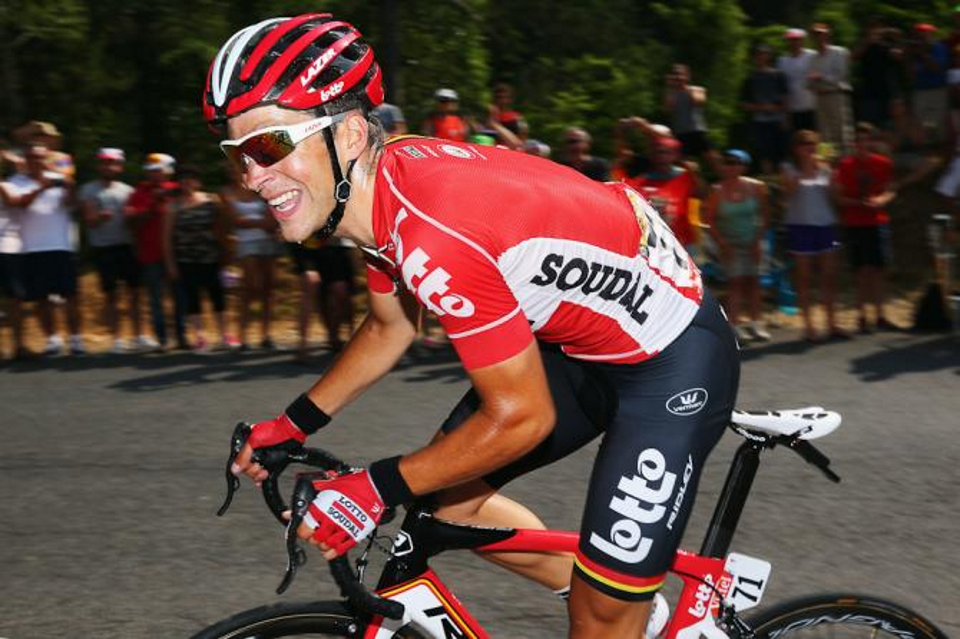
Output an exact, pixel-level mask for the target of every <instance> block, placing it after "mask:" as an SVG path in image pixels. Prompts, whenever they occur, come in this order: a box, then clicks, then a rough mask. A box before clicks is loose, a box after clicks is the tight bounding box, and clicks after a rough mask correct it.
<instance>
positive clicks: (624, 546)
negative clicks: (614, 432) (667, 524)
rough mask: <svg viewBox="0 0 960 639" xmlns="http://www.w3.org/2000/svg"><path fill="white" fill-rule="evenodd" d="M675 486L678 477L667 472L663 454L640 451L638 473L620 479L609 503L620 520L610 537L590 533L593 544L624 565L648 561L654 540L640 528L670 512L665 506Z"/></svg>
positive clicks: (648, 449)
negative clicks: (644, 534) (646, 535)
mask: <svg viewBox="0 0 960 639" xmlns="http://www.w3.org/2000/svg"><path fill="white" fill-rule="evenodd" d="M676 483H677V475H676V473H671V472H667V460H666V458H665V457H664V456H663V453H661V452H660V451H659V450H657V449H656V448H647V449H646V450H644V451H643V452H641V453H640V455H639V456H638V457H637V472H636V474H631V475H624V476H623V477H621V478H620V482H619V483H618V484H617V491H616V493H615V494H614V496H613V498H612V499H611V500H610V504H609V506H610V510H612V511H613V512H614V513H616V514H617V515H618V516H619V517H621V518H620V519H618V520H617V521H615V522H614V523H613V525H612V526H611V527H610V533H609V534H608V535H607V536H603V535H598V534H597V533H591V534H590V545H591V546H593V547H594V548H597V549H598V550H600V551H602V552H604V553H606V554H608V555H610V556H611V557H613V558H614V559H617V560H619V561H622V562H624V563H628V564H638V563H640V562H641V561H643V560H644V559H646V557H647V555H648V554H650V547H651V546H652V545H653V540H652V539H650V538H649V537H644V536H643V531H642V530H641V525H643V524H655V523H657V522H659V521H660V520H661V519H663V516H664V515H665V514H666V512H667V508H666V506H664V504H665V503H666V502H667V500H669V499H670V495H672V494H673V489H674V486H676ZM681 499H682V498H681Z"/></svg>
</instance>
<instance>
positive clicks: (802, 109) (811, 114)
mask: <svg viewBox="0 0 960 639" xmlns="http://www.w3.org/2000/svg"><path fill="white" fill-rule="evenodd" d="M806 37H807V32H806V31H804V30H803V29H787V31H786V32H785V33H784V34H783V38H784V40H786V42H787V52H786V53H785V54H783V55H781V56H780V57H779V58H777V68H778V69H780V71H782V72H783V75H785V76H786V78H787V111H788V112H789V113H790V128H791V129H792V130H794V131H800V130H803V129H807V130H810V131H815V130H816V128H817V124H816V99H815V98H814V95H813V93H812V92H811V91H810V89H809V88H808V87H807V75H808V74H809V72H810V61H811V60H812V59H813V56H814V55H815V54H814V52H813V49H807V48H806V47H804V46H803V41H804V39H806Z"/></svg>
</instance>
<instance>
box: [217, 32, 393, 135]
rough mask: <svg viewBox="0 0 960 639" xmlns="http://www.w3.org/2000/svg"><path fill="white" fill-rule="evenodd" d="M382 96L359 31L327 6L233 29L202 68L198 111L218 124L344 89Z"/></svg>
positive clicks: (372, 102)
mask: <svg viewBox="0 0 960 639" xmlns="http://www.w3.org/2000/svg"><path fill="white" fill-rule="evenodd" d="M350 93H352V94H354V95H356V96H357V97H359V98H360V99H361V102H362V103H365V104H366V105H367V107H369V108H373V107H375V106H377V105H379V104H380V103H381V102H383V83H382V77H381V73H380V67H379V65H377V62H376V60H375V59H374V55H373V49H371V48H370V46H369V45H367V44H365V43H363V42H362V41H361V40H360V32H359V31H357V30H356V29H355V28H354V27H353V26H351V25H349V24H347V23H346V22H341V21H339V20H335V19H334V18H333V17H332V16H331V15H330V14H328V13H310V14H305V15H301V16H297V17H295V18H272V19H270V20H264V21H263V22H260V23H257V24H254V25H251V26H249V27H246V28H244V29H241V30H240V31H237V32H236V33H235V34H233V36H231V37H230V39H229V40H227V43H226V44H224V45H223V47H221V49H220V51H219V52H218V53H217V57H216V58H214V60H213V63H212V64H211V65H210V71H209V72H208V73H207V84H206V89H205V90H204V93H203V115H204V117H205V118H206V120H207V124H208V125H209V126H210V127H211V128H212V129H214V130H217V131H220V130H222V128H223V127H224V125H225V124H226V121H227V120H228V119H229V118H231V117H233V116H235V115H239V114H240V113H243V112H244V111H247V110H248V109H252V108H254V107H257V106H263V105H268V104H275V105H277V106H279V107H283V108H287V109H295V110H309V109H316V108H317V107H320V106H322V105H324V104H327V103H328V102H331V101H333V100H335V99H337V98H339V97H342V96H344V95H347V94H350Z"/></svg>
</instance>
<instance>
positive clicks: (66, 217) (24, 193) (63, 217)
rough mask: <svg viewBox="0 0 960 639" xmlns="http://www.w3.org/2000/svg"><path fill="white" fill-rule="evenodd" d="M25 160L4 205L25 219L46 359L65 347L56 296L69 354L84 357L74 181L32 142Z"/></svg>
mask: <svg viewBox="0 0 960 639" xmlns="http://www.w3.org/2000/svg"><path fill="white" fill-rule="evenodd" d="M24 159H25V167H24V171H23V172H22V173H17V174H15V175H13V176H11V177H10V179H9V180H8V181H7V182H6V183H5V188H4V204H5V205H6V206H7V207H9V208H11V209H13V210H15V211H16V212H17V215H18V218H19V221H20V240H21V242H22V245H21V250H22V257H21V260H20V266H21V268H22V270H21V274H22V278H23V279H22V282H23V293H24V299H25V300H26V301H29V302H35V303H36V304H37V309H38V312H39V316H40V324H41V326H42V328H43V331H44V333H45V334H46V336H47V343H46V346H45V348H44V354H45V355H57V354H59V353H60V352H61V351H62V350H63V348H64V346H65V344H64V341H63V338H62V337H61V336H60V334H59V333H58V332H57V330H56V324H55V322H54V316H53V304H52V302H53V301H54V300H55V299H57V298H59V299H62V300H64V301H65V303H66V314H67V325H68V327H69V330H70V337H69V353H70V354H71V355H83V354H85V353H86V348H85V347H84V344H83V340H82V338H81V337H80V312H79V308H78V305H77V266H76V252H75V251H76V249H75V246H74V241H75V237H76V234H75V233H74V229H73V228H72V220H71V219H70V213H71V211H72V209H73V206H74V201H75V188H74V182H73V178H72V177H70V176H69V175H66V174H64V173H59V172H56V171H52V170H51V169H50V168H49V162H50V151H49V149H48V148H47V147H46V146H44V145H41V144H29V145H28V146H27V147H26V148H25V150H24Z"/></svg>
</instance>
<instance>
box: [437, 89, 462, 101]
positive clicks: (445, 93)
mask: <svg viewBox="0 0 960 639" xmlns="http://www.w3.org/2000/svg"><path fill="white" fill-rule="evenodd" d="M433 99H434V100H437V101H439V102H459V101H460V96H459V95H457V92H456V91H454V90H453V89H437V90H436V91H434V93H433Z"/></svg>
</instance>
